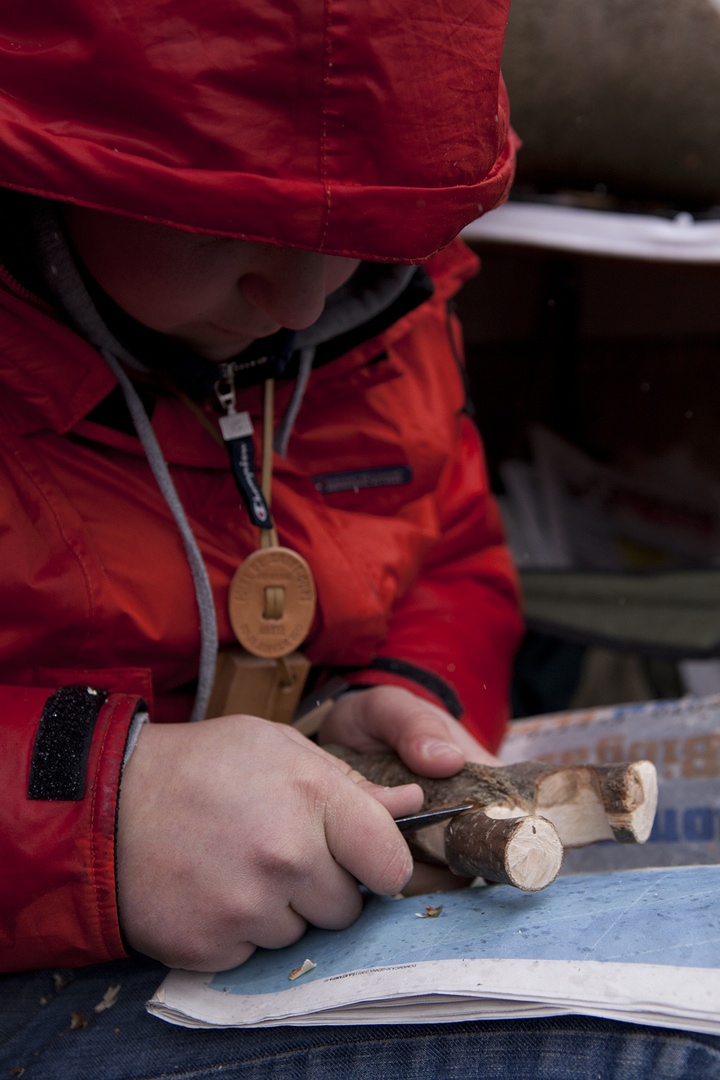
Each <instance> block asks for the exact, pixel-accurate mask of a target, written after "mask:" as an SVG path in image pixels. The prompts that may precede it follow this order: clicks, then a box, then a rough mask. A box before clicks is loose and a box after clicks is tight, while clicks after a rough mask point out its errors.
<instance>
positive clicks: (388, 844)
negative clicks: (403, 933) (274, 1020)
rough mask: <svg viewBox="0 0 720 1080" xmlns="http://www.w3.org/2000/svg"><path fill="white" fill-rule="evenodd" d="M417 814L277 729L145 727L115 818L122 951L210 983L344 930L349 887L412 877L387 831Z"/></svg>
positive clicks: (354, 896)
mask: <svg viewBox="0 0 720 1080" xmlns="http://www.w3.org/2000/svg"><path fill="white" fill-rule="evenodd" d="M421 805H422V792H421V791H420V788H419V787H417V786H416V785H408V786H406V787H403V788H394V789H387V788H379V787H376V786H375V785H374V784H370V783H368V781H366V780H364V779H363V778H362V777H361V776H359V774H357V773H353V772H351V770H350V768H349V766H348V765H346V764H345V763H343V762H341V761H339V760H338V759H336V758H334V757H332V756H331V755H330V754H327V753H326V752H325V751H324V750H322V749H320V747H318V746H316V745H315V744H314V743H312V742H310V741H309V740H308V739H305V738H304V737H303V736H302V735H299V734H298V733H297V732H296V731H293V730H292V729H291V728H288V727H286V726H284V725H281V724H272V723H270V722H268V721H266V720H259V719H257V718H254V717H247V716H243V717H237V716H230V717H223V718H221V719H217V720H207V721H204V722H202V723H199V724H150V725H146V726H145V727H144V728H143V730H142V732H141V734H140V737H139V739H138V743H137V746H136V747H135V750H134V751H133V754H132V756H131V758H130V760H129V762H128V763H127V766H126V768H125V771H124V774H123V780H122V786H121V792H120V802H119V807H118V839H117V861H118V896H119V907H120V918H121V923H122V927H123V931H124V933H125V937H126V939H127V941H128V943H129V944H130V945H131V946H132V947H133V948H135V949H138V950H139V951H140V952H143V953H146V954H147V955H149V956H153V957H155V958H157V959H159V960H161V961H162V962H163V963H165V964H168V965H169V966H173V967H185V968H190V969H193V970H198V971H215V970H219V969H223V968H228V967H233V966H235V965H236V964H240V963H242V962H243V961H244V960H246V959H247V958H248V957H249V956H250V955H251V953H252V952H253V951H254V950H255V947H256V946H258V945H261V946H264V947H266V948H279V947H280V946H283V945H288V944H290V943H291V942H294V941H296V940H297V939H298V938H299V937H300V936H301V935H302V933H303V931H304V930H305V927H306V924H307V922H310V923H313V924H314V925H315V926H321V927H325V928H329V929H338V928H341V927H344V926H348V925H349V924H350V923H351V922H353V920H354V919H355V918H356V917H357V916H358V914H359V912H360V908H361V900H360V894H359V891H358V887H357V883H356V881H355V880H354V879H355V878H357V879H358V880H359V881H361V882H362V883H364V884H365V885H367V886H368V887H369V888H370V889H372V890H373V891H375V892H378V893H395V892H397V891H399V890H400V889H402V887H403V885H404V884H405V882H406V881H407V879H408V878H409V877H410V874H411V872H412V859H411V857H410V852H409V850H408V848H407V845H406V843H405V841H404V840H403V838H402V835H401V834H400V832H399V830H398V829H397V827H396V826H395V825H394V824H393V821H392V817H393V816H395V817H397V816H400V815H401V814H410V813H414V812H416V811H417V810H419V809H420V806H421ZM388 811H389V812H388Z"/></svg>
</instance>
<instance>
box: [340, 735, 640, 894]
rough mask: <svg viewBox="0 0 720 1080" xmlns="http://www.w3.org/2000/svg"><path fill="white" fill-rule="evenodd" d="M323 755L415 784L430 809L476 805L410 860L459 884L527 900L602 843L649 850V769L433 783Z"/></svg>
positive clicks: (391, 757) (563, 769) (541, 765)
mask: <svg viewBox="0 0 720 1080" xmlns="http://www.w3.org/2000/svg"><path fill="white" fill-rule="evenodd" d="M326 749H328V750H330V751H331V752H332V753H334V754H336V755H337V756H338V757H341V758H342V759H343V760H344V761H347V762H348V763H349V764H350V765H352V767H353V768H354V769H356V770H357V771H358V772H360V773H362V774H363V776H366V777H367V778H368V779H369V780H372V781H373V782H374V783H376V784H382V785H383V786H385V787H395V786H397V785H398V784H408V783H416V784H419V785H420V787H421V788H422V789H423V793H424V795H425V800H424V804H423V809H424V810H434V809H437V808H439V807H442V806H453V805H457V804H458V803H462V802H468V801H471V802H473V803H474V804H475V808H474V809H473V810H468V811H464V812H463V813H461V814H458V815H456V816H455V817H453V818H452V819H451V820H450V821H449V822H448V823H447V824H445V825H435V826H432V827H431V828H428V829H423V830H419V831H418V832H415V833H411V834H410V835H409V836H408V842H409V843H410V847H411V850H412V851H413V854H414V855H415V857H416V858H419V859H420V860H421V861H425V862H430V863H433V864H436V865H443V864H444V865H447V866H449V868H450V869H451V870H452V871H453V872H454V873H456V874H459V875H462V876H466V877H474V876H481V877H485V878H487V879H488V880H491V881H498V882H503V883H505V884H509V885H514V886H516V887H517V888H520V889H524V890H525V891H531V892H535V891H537V890H539V889H544V888H545V887H546V886H547V885H549V884H551V882H552V881H554V880H555V878H556V877H557V875H558V873H559V872H560V868H561V866H562V860H563V854H564V849H565V848H566V847H581V846H584V845H586V844H592V843H596V842H597V841H598V840H616V841H618V842H620V843H644V842H645V841H646V840H647V838H648V836H649V835H650V830H651V829H652V823H653V819H654V816H655V808H656V805H657V775H656V772H655V766H654V765H653V764H652V763H651V762H649V761H636V762H629V763H625V764H620V765H572V766H554V765H548V764H547V762H544V761H524V762H520V763H518V764H515V765H505V766H499V767H496V768H495V767H492V766H488V765H479V764H475V763H472V762H468V763H467V764H466V765H465V766H464V767H463V768H462V769H461V770H460V772H458V773H456V774H455V776H451V777H448V778H445V779H433V778H431V777H426V776H418V775H417V774H415V773H413V772H411V770H410V769H408V768H407V767H406V766H405V765H404V764H403V763H402V761H401V760H400V759H399V758H398V757H397V756H396V755H395V754H358V753H356V752H355V751H352V750H348V749H346V748H345V747H338V746H331V747H326Z"/></svg>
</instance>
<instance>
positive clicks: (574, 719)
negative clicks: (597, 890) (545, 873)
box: [500, 695, 720, 874]
mask: <svg viewBox="0 0 720 1080" xmlns="http://www.w3.org/2000/svg"><path fill="white" fill-rule="evenodd" d="M500 756H501V758H502V760H503V762H504V763H505V764H510V763H512V762H516V761H528V760H531V759H534V758H538V759H541V760H543V761H548V762H550V763H552V764H553V765H582V764H590V765H605V764H611V763H612V762H619V761H640V760H643V759H646V760H649V761H652V762H654V764H655V766H656V768H657V771H658V809H657V814H656V816H655V824H654V827H653V831H652V833H651V836H650V839H649V840H648V842H647V844H644V845H637V844H615V843H613V842H606V843H600V844H593V845H592V846H591V847H587V848H581V849H578V850H576V851H568V852H566V855H565V862H564V865H563V871H562V872H563V873H566V874H567V873H576V872H579V871H589V870H616V869H617V870H619V869H629V868H632V867H641V866H681V865H690V864H708V863H720V695H713V696H710V697H704V698H693V697H688V698H682V699H680V700H678V701H654V702H652V701H651V702H643V703H641V704H633V705H619V706H613V707H607V708H600V709H588V710H583V711H578V712H568V713H558V714H555V715H552V716H540V717H534V718H532V719H529V720H516V721H513V723H512V724H511V725H510V731H509V733H508V735H507V736H506V738H505V741H504V742H503V745H502V749H501V751H500Z"/></svg>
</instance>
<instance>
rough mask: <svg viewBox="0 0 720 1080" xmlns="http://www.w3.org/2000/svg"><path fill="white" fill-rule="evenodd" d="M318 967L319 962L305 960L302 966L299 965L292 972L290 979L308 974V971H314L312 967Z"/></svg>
mask: <svg viewBox="0 0 720 1080" xmlns="http://www.w3.org/2000/svg"><path fill="white" fill-rule="evenodd" d="M316 967H317V964H314V963H313V962H312V960H305V961H303V963H302V964H301V965H300V967H297V968H295V969H294V970H293V971H291V972H290V974H289V975H288V979H299V978H300V976H301V975H307V973H308V971H312V969H313V968H316Z"/></svg>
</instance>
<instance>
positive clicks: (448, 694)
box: [368, 656, 465, 720]
mask: <svg viewBox="0 0 720 1080" xmlns="http://www.w3.org/2000/svg"><path fill="white" fill-rule="evenodd" d="M368 668H369V670H370V671H385V672H387V673H388V674H389V675H398V676H399V677H400V678H401V679H410V680H412V682H416V683H418V684H419V685H420V686H423V687H424V688H425V689H426V690H429V691H430V693H431V694H434V696H435V697H436V698H438V699H439V700H440V701H442V703H443V705H444V706H445V708H446V709H447V711H448V712H449V713H450V715H451V716H454V717H455V719H456V720H459V719H460V717H461V716H462V714H463V712H464V711H465V710H464V709H463V706H462V702H461V701H460V698H459V697H458V696H457V694H456V693H455V691H454V690H453V688H452V686H449V685H448V683H446V682H445V681H444V680H443V679H441V678H440V676H439V675H435V674H434V673H433V672H432V671H426V670H425V669H424V668H421V667H416V666H415V664H409V663H408V662H407V661H406V660H395V659H394V658H393V657H391V656H376V657H375V659H374V660H373V661H372V662H371V663H370V664H368Z"/></svg>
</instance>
